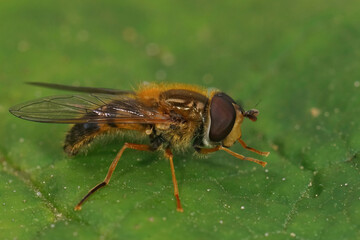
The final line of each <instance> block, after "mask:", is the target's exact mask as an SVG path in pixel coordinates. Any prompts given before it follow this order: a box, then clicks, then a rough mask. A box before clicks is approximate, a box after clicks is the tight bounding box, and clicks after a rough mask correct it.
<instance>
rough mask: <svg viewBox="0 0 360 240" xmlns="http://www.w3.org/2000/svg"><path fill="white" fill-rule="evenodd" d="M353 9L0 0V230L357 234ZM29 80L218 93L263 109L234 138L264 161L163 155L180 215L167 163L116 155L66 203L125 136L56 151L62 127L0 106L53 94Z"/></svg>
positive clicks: (359, 140)
mask: <svg viewBox="0 0 360 240" xmlns="http://www.w3.org/2000/svg"><path fill="white" fill-rule="evenodd" d="M359 10H360V2H359V1H354V0H353V1H350V0H349V1H333V0H326V1H325V0H315V1H314V0H311V1H309V0H302V1H300V0H298V1H285V0H279V1H271V2H270V1H248V0H246V1H221V2H214V1H211V2H210V1H161V0H156V1H101V2H100V1H77V0H74V1H20V0H14V1H1V2H0V34H1V37H0V119H1V120H0V136H1V139H0V161H1V165H0V171H1V175H0V238H1V239H72V238H74V239H170V238H172V239H185V238H186V239H262V238H266V239H290V238H291V239H356V238H358V237H359V236H360V230H359V229H360V226H359V225H360V191H359V190H360V182H359V149H360V124H359V118H360V108H359V105H360V92H359V91H360V44H359V43H360V28H359V26H360V18H359ZM26 81H38V82H50V83H60V84H69V85H80V86H94V87H107V88H118V89H131V88H133V87H136V86H137V85H138V84H139V83H141V82H143V81H149V82H153V81H154V82H182V83H190V84H198V85H201V86H204V87H216V88H220V89H222V90H223V91H225V92H227V93H228V94H229V95H230V96H232V97H233V98H234V99H237V100H240V101H241V102H242V103H243V104H244V107H245V108H246V109H249V108H254V107H255V106H256V108H258V109H259V110H260V115H259V120H258V121H257V122H256V123H252V122H250V121H246V122H244V124H243V139H244V140H245V141H246V142H247V143H248V144H249V145H250V146H253V147H256V148H258V149H260V150H263V151H267V150H269V151H271V154H270V156H269V157H268V158H267V159H266V160H267V161H268V165H267V166H266V168H261V167H260V166H257V165H255V164H253V163H250V162H243V161H239V160H237V159H235V158H233V157H231V156H229V155H227V154H226V153H220V152H219V153H215V154H212V155H211V156H209V157H208V158H204V159H203V158H197V157H195V156H193V154H192V152H191V151H189V152H186V153H178V154H175V167H176V171H177V179H178V183H179V187H180V197H181V200H182V203H183V207H184V210H185V212H184V213H178V212H176V210H175V202H174V199H173V195H172V191H173V189H172V182H171V174H170V168H169V166H168V161H167V160H164V159H163V158H162V154H161V153H151V154H149V153H141V152H135V151H131V150H129V151H127V152H125V155H124V157H123V158H122V159H121V162H120V164H119V166H118V167H117V169H116V172H115V174H114V175H113V178H112V181H111V183H110V185H109V186H107V187H106V188H104V189H102V190H101V191H99V192H98V193H96V194H95V195H94V196H93V197H92V198H91V199H90V201H88V202H87V203H86V204H85V205H84V207H83V210H82V211H80V212H74V211H73V207H74V205H75V204H76V203H77V201H78V200H80V198H81V197H82V196H83V195H84V194H85V193H86V192H87V191H88V189H90V188H91V187H93V186H94V185H95V184H96V183H98V182H99V181H101V180H102V179H103V178H104V176H105V174H106V172H107V169H108V166H109V164H110V162H111V161H112V159H113V158H114V156H115V154H116V151H117V150H118V149H119V148H120V147H121V146H122V144H123V142H124V141H125V140H124V139H117V140H115V141H108V142H107V144H101V143H99V144H97V145H96V146H94V147H93V148H92V149H91V150H90V151H89V152H88V155H87V156H85V155H80V156H77V157H75V158H68V157H66V156H65V155H64V154H63V153H62V141H63V138H64V136H65V133H66V131H67V129H68V128H69V126H66V125H55V124H41V123H33V122H28V121H23V120H21V119H17V118H15V117H13V116H11V115H10V114H9V113H8V108H9V107H10V106H12V105H14V104H17V103H20V102H23V101H26V100H30V99H33V98H37V97H42V96H47V95H51V94H59V92H58V91H54V90H49V89H41V88H37V87H32V86H28V85H25V84H23V83H24V82H26ZM232 150H234V151H236V152H239V153H242V154H245V155H246V156H253V157H258V156H255V155H254V154H252V153H250V152H248V151H245V150H244V149H242V148H241V146H239V145H236V146H233V147H232ZM259 158H260V159H262V160H265V159H263V158H262V157H259Z"/></svg>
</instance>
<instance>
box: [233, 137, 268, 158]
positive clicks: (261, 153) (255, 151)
mask: <svg viewBox="0 0 360 240" xmlns="http://www.w3.org/2000/svg"><path fill="white" fill-rule="evenodd" d="M238 141H239V143H240V144H241V146H243V148H245V149H247V150H249V151H252V152H254V153H257V154H259V155H262V156H265V157H267V156H269V154H270V152H262V151H259V150H256V149H255V148H252V147H249V146H248V145H246V143H245V142H244V141H243V140H241V139H240V138H239V139H238Z"/></svg>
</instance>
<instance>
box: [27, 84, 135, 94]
mask: <svg viewBox="0 0 360 240" xmlns="http://www.w3.org/2000/svg"><path fill="white" fill-rule="evenodd" d="M27 84H29V85H34V86H38V87H44V88H51V89H57V90H65V91H74V92H83V93H105V94H111V95H123V94H132V93H133V92H131V91H123V90H118V89H109V88H94V87H74V86H68V85H62V84H56V83H42V82H27Z"/></svg>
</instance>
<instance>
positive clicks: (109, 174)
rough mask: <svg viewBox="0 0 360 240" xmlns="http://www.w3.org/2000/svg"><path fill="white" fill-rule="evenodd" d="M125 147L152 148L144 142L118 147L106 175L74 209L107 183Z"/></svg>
mask: <svg viewBox="0 0 360 240" xmlns="http://www.w3.org/2000/svg"><path fill="white" fill-rule="evenodd" d="M127 148H131V149H135V150H140V151H152V150H153V149H152V148H151V147H150V146H149V145H144V144H135V143H125V144H124V146H123V147H122V148H121V149H120V151H119V152H118V154H117V155H116V157H115V159H114V160H113V161H112V163H111V165H110V167H109V170H108V173H107V174H106V177H105V179H104V181H102V182H100V183H99V184H97V185H96V186H95V187H93V188H92V189H91V190H90V191H89V192H88V193H87V194H86V195H85V196H84V197H83V198H82V199H81V201H80V202H79V203H78V204H77V205H76V206H75V208H74V210H76V211H77V210H81V206H82V204H83V203H84V202H85V201H86V199H88V198H89V197H90V196H91V195H92V194H93V193H95V192H96V191H97V190H99V189H100V188H102V187H104V186H106V185H107V184H109V182H110V179H111V176H112V174H113V172H114V170H115V168H116V165H117V163H118V162H119V160H120V158H121V156H122V154H123V153H124V151H125V149H127Z"/></svg>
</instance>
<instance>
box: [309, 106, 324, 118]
mask: <svg viewBox="0 0 360 240" xmlns="http://www.w3.org/2000/svg"><path fill="white" fill-rule="evenodd" d="M310 113H311V116H313V117H314V118H317V117H318V116H319V115H320V114H321V110H320V109H318V108H316V107H312V108H311V109H310Z"/></svg>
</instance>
